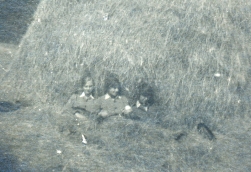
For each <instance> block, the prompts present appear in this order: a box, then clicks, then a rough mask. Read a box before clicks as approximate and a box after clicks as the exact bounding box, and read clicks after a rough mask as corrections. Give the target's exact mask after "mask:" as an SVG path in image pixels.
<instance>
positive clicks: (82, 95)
mask: <svg viewBox="0 0 251 172" xmlns="http://www.w3.org/2000/svg"><path fill="white" fill-rule="evenodd" d="M79 97H87V96H86V95H85V92H83V93H82V94H81V95H80V96H79ZM87 98H91V99H94V97H93V96H92V95H90V96H89V97H87Z"/></svg>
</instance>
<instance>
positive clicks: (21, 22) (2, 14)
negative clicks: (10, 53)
mask: <svg viewBox="0 0 251 172" xmlns="http://www.w3.org/2000/svg"><path fill="white" fill-rule="evenodd" d="M39 2H40V0H0V42H1V43H10V44H19V42H20V40H21V39H22V37H23V35H24V34H25V33H26V30H27V29H28V26H29V24H30V23H31V21H32V20H33V14H34V12H35V11H36V9H37V5H38V4H39Z"/></svg>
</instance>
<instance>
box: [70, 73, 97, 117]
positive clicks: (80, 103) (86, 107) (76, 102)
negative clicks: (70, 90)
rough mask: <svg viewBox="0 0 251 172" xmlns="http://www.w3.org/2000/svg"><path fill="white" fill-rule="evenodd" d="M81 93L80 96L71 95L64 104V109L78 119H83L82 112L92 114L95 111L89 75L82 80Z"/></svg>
mask: <svg viewBox="0 0 251 172" xmlns="http://www.w3.org/2000/svg"><path fill="white" fill-rule="evenodd" d="M81 85H82V88H83V92H82V93H81V94H79V95H78V94H73V95H72V96H71V97H70V99H69V100H68V102H67V104H66V108H67V109H68V110H69V109H70V113H73V114H74V115H76V116H77V117H78V118H84V116H83V115H82V114H81V113H83V112H91V113H94V112H96V111H97V109H96V106H95V99H94V97H93V90H94V81H93V79H92V78H91V76H90V75H87V76H85V77H83V78H82V84H81Z"/></svg>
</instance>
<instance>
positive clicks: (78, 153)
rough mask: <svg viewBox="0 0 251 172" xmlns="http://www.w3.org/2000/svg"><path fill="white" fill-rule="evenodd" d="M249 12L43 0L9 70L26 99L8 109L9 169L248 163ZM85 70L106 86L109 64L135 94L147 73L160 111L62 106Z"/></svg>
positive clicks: (208, 167) (242, 167)
mask: <svg viewBox="0 0 251 172" xmlns="http://www.w3.org/2000/svg"><path fill="white" fill-rule="evenodd" d="M250 11H251V2H248V1H244V0H241V1H236V0H232V1H230V0H229V1H227V0H226V1H221V2H219V1H214V0H212V1H206V0H205V1H199V0H193V1H192V0H187V1H175V0H168V1H166V0H156V1H148V0H139V1H134V0H133V1H129V0H124V1H120V0H119V1H115V0H107V1H102V2H101V1H95V0H93V1H92V0H89V1H77V0H73V1H66V0H54V1H49V0H43V1H41V2H40V4H39V6H38V8H37V11H36V12H35V14H34V16H33V19H34V20H33V22H32V23H31V24H30V26H29V28H28V30H27V31H26V34H25V35H24V36H23V38H22V40H21V42H20V44H19V47H20V48H19V49H18V50H16V51H17V52H16V53H15V58H14V60H13V61H12V62H11V64H12V65H11V67H10V68H9V71H8V72H6V74H4V75H2V76H1V75H0V77H2V80H1V85H0V92H1V97H0V99H1V100H8V101H13V102H14V101H20V102H21V103H23V105H24V107H23V108H21V109H20V110H19V111H16V112H9V113H5V114H2V115H1V128H0V130H1V132H2V133H4V134H2V135H1V143H0V145H1V144H2V146H1V147H2V148H1V149H2V150H3V151H0V155H1V154H4V155H6V157H7V158H8V157H9V159H10V160H12V161H13V162H15V163H13V167H6V168H5V169H11V168H12V169H17V170H16V171H18V170H19V169H20V170H19V171H27V170H30V171H46V170H47V171H53V170H54V171H250V170H251V166H250V164H249V161H248V160H249V159H250V158H251V149H250V91H251V87H250V72H251V71H250V65H251V57H250V55H251V54H250V53H251V49H250V47H251V34H250V32H251V21H250V20H251V12H250ZM2 57H7V56H2ZM13 57H14V56H13ZM1 60H2V59H1ZM0 67H1V66H0ZM86 69H90V70H91V71H92V74H93V76H94V79H95V82H96V86H97V94H98V95H101V94H102V93H103V90H102V89H103V85H104V76H105V74H106V73H108V72H112V73H115V74H117V75H118V76H119V79H120V81H121V82H122V83H123V88H125V90H128V95H129V96H130V97H131V96H133V94H134V90H135V85H134V83H135V81H136V80H138V79H139V78H144V79H145V80H147V81H148V82H149V83H151V84H152V85H153V87H154V89H155V92H156V97H155V98H156V105H155V106H156V107H159V110H158V111H156V114H157V113H158V114H160V116H161V119H162V120H161V121H160V122H159V123H158V124H156V123H154V122H142V121H133V120H126V119H124V118H119V117H114V118H110V119H108V120H107V121H104V122H103V123H102V124H96V122H95V121H94V120H93V117H90V118H88V120H86V121H76V120H75V119H74V118H73V117H71V116H69V115H68V116H67V114H63V113H61V109H62V108H63V106H64V104H65V102H66V101H67V99H68V98H69V97H70V96H71V94H72V93H73V92H75V91H76V90H78V89H79V80H80V78H81V76H82V75H83V72H84V71H85V70H86ZM151 120H154V119H151ZM201 122H203V123H205V124H206V125H207V126H208V127H209V128H210V129H211V130H212V132H213V133H214V134H215V137H216V140H214V141H209V139H208V138H207V137H203V134H202V135H201V134H200V133H199V132H198V131H197V128H196V126H197V124H198V123H201ZM78 124H79V125H78ZM10 126H11V127H10ZM62 127H63V128H64V127H66V129H62V130H61V129H60V128H62ZM6 128H8V129H6ZM67 128H73V129H70V130H68V129H67ZM72 130H74V132H72ZM80 132H84V133H85V135H86V136H87V140H88V145H86V146H84V145H82V144H81V137H80V136H81V133H80ZM180 134H183V135H182V137H181V139H178V141H177V140H175V138H177V137H178V136H179V135H180ZM180 136H181V135H180ZM8 148H9V149H8ZM57 150H61V151H62V153H57ZM2 152H3V153H2ZM7 155H8V156H7ZM12 157H13V158H12ZM0 165H1V164H0Z"/></svg>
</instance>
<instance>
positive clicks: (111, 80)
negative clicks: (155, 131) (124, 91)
mask: <svg viewBox="0 0 251 172" xmlns="http://www.w3.org/2000/svg"><path fill="white" fill-rule="evenodd" d="M120 93H121V86H120V82H119V80H118V79H117V78H116V77H107V78H106V80H105V95H103V96H101V97H99V98H98V100H97V102H98V103H97V104H98V106H99V109H100V112H99V113H98V117H100V118H106V117H109V116H114V115H122V114H129V113H130V112H131V110H132V109H131V107H130V106H129V103H128V99H127V98H126V97H125V96H122V95H121V94H120Z"/></svg>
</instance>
